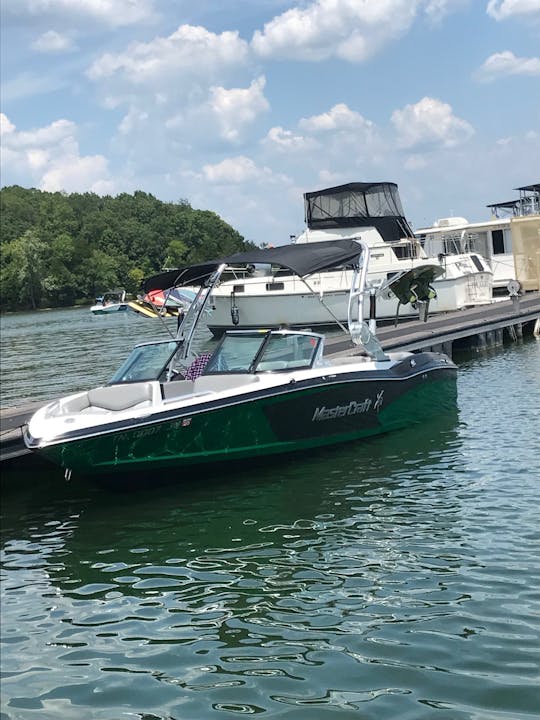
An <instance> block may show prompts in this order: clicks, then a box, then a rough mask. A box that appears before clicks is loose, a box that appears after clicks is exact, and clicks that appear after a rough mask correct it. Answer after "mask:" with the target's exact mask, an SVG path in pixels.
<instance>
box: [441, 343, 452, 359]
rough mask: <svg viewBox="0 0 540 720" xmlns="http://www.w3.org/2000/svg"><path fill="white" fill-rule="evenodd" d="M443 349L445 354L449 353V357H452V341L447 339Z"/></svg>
mask: <svg viewBox="0 0 540 720" xmlns="http://www.w3.org/2000/svg"><path fill="white" fill-rule="evenodd" d="M442 351H443V353H444V354H445V355H448V357H449V358H451V357H452V341H451V340H447V341H446V342H444V343H443V344H442Z"/></svg>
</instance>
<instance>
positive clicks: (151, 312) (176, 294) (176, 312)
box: [129, 288, 198, 317]
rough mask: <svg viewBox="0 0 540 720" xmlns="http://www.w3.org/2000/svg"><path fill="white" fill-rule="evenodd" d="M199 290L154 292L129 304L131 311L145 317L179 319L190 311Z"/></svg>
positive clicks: (175, 289)
mask: <svg viewBox="0 0 540 720" xmlns="http://www.w3.org/2000/svg"><path fill="white" fill-rule="evenodd" d="M197 292H198V288H196V289H195V290H193V289H192V288H170V289H168V290H153V291H151V292H148V293H146V294H145V295H143V296H139V297H138V298H137V299H136V300H132V301H131V302H130V303H129V307H130V309H131V310H134V311H135V312H137V313H139V314H140V315H144V316H145V317H177V316H182V315H183V314H184V313H185V312H186V311H187V310H188V309H189V306H190V305H191V303H192V302H193V300H194V299H195V296H196V295H197Z"/></svg>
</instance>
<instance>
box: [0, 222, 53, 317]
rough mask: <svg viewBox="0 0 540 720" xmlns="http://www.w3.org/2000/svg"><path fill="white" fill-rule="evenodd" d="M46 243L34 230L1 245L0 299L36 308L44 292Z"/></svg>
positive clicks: (11, 303) (9, 303)
mask: <svg viewBox="0 0 540 720" xmlns="http://www.w3.org/2000/svg"><path fill="white" fill-rule="evenodd" d="M46 252H47V246H46V245H45V243H43V242H42V241H41V240H40V239H39V237H38V235H37V233H36V232H35V231H34V230H27V231H26V232H25V233H24V235H22V236H21V237H19V238H17V239H16V240H12V241H11V242H8V243H6V244H5V245H4V246H3V248H2V299H3V300H4V298H6V297H7V298H8V302H7V304H8V305H9V306H10V307H13V306H14V305H16V306H19V307H22V308H32V309H33V310H35V309H36V308H38V307H39V306H40V302H41V296H42V292H43V269H44V266H45V257H46Z"/></svg>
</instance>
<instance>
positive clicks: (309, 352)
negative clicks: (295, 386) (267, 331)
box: [255, 333, 322, 372]
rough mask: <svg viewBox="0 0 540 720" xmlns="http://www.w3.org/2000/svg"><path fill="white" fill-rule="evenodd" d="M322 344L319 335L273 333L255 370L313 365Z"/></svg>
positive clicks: (288, 368)
mask: <svg viewBox="0 0 540 720" xmlns="http://www.w3.org/2000/svg"><path fill="white" fill-rule="evenodd" d="M320 344H321V338H320V337H319V336H317V335H308V334H300V333H285V334H281V333H275V334H274V333H272V334H271V335H270V337H269V338H268V342H267V343H266V344H265V346H264V349H263V352H262V353H261V356H260V358H259V359H258V362H257V366H256V368H255V371H256V372H257V371H262V372H265V371H268V370H291V369H297V368H309V367H312V366H313V363H314V361H315V358H316V357H317V354H318V350H319V346H320ZM321 347H322V346H321Z"/></svg>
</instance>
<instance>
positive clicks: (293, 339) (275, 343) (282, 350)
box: [203, 331, 322, 375]
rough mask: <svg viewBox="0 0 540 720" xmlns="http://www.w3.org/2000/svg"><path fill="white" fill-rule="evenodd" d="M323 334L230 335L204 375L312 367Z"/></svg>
mask: <svg viewBox="0 0 540 720" xmlns="http://www.w3.org/2000/svg"><path fill="white" fill-rule="evenodd" d="M320 348H321V349H322V344H321V337H320V336H318V335H310V334H307V333H294V332H269V331H265V332H264V333H249V334H248V333H246V334H230V335H229V334H227V335H225V337H224V338H223V340H222V342H221V345H220V346H219V347H218V348H217V350H216V352H215V353H214V355H213V356H212V357H211V358H210V360H209V362H208V364H207V365H206V368H205V369H204V373H203V374H204V375H213V374H215V373H227V372H229V373H230V372H236V373H238V372H240V373H242V372H244V373H248V372H268V371H272V370H289V369H293V368H309V367H312V366H313V364H314V362H315V359H316V357H317V356H318V353H319V349H320Z"/></svg>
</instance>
